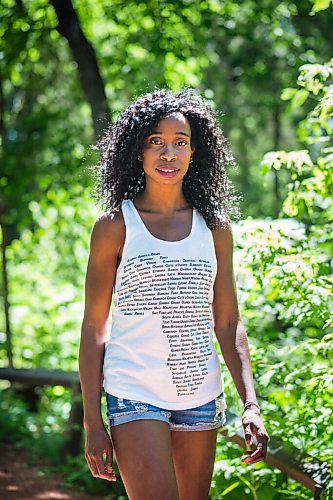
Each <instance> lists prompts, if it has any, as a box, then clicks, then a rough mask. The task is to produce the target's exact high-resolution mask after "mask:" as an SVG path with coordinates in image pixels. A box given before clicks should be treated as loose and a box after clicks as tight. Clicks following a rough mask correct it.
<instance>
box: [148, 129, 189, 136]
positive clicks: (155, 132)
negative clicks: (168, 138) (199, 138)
mask: <svg viewBox="0 0 333 500" xmlns="http://www.w3.org/2000/svg"><path fill="white" fill-rule="evenodd" d="M154 134H160V135H162V132H161V131H160V130H154V131H153V132H152V133H151V134H150V135H154ZM175 135H186V137H190V136H189V134H188V133H187V132H184V131H183V130H178V131H177V132H176V134H175Z"/></svg>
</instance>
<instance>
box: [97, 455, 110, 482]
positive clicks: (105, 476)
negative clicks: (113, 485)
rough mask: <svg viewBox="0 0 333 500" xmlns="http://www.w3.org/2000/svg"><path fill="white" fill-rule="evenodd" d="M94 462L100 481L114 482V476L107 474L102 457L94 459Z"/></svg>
mask: <svg viewBox="0 0 333 500" xmlns="http://www.w3.org/2000/svg"><path fill="white" fill-rule="evenodd" d="M95 461H96V466H97V470H98V475H99V477H100V478H101V479H106V480H107V481H114V474H110V472H108V470H107V468H106V466H105V464H104V461H103V458H102V456H97V457H95Z"/></svg>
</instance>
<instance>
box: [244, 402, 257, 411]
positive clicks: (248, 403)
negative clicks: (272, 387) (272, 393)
mask: <svg viewBox="0 0 333 500" xmlns="http://www.w3.org/2000/svg"><path fill="white" fill-rule="evenodd" d="M250 406H256V407H257V408H258V410H259V412H260V406H259V405H258V403H255V402H254V401H246V403H245V404H244V410H243V411H245V410H248V409H249V407H250Z"/></svg>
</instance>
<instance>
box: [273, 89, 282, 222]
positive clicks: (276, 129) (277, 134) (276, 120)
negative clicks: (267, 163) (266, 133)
mask: <svg viewBox="0 0 333 500" xmlns="http://www.w3.org/2000/svg"><path fill="white" fill-rule="evenodd" d="M275 93H276V97H277V99H279V88H276V89H275ZM280 139H281V123H280V104H279V101H278V100H277V101H276V102H275V104H274V106H273V151H278V150H279V149H280ZM273 173H274V186H273V191H274V199H275V203H274V205H275V216H276V217H278V215H279V212H280V210H281V196H280V185H279V172H278V171H277V170H275V169H273Z"/></svg>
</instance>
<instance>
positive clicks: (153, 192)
mask: <svg viewBox="0 0 333 500" xmlns="http://www.w3.org/2000/svg"><path fill="white" fill-rule="evenodd" d="M136 202H137V205H138V208H139V209H142V210H146V211H149V212H156V213H160V214H171V213H173V212H176V211H177V210H182V209H185V208H189V207H190V204H189V203H188V201H187V200H186V198H185V196H184V194H183V191H182V185H181V183H179V184H177V185H173V186H163V185H161V184H158V185H157V186H156V187H154V189H152V188H149V185H148V186H146V189H145V190H144V192H143V193H141V194H140V195H139V196H137V197H136Z"/></svg>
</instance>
